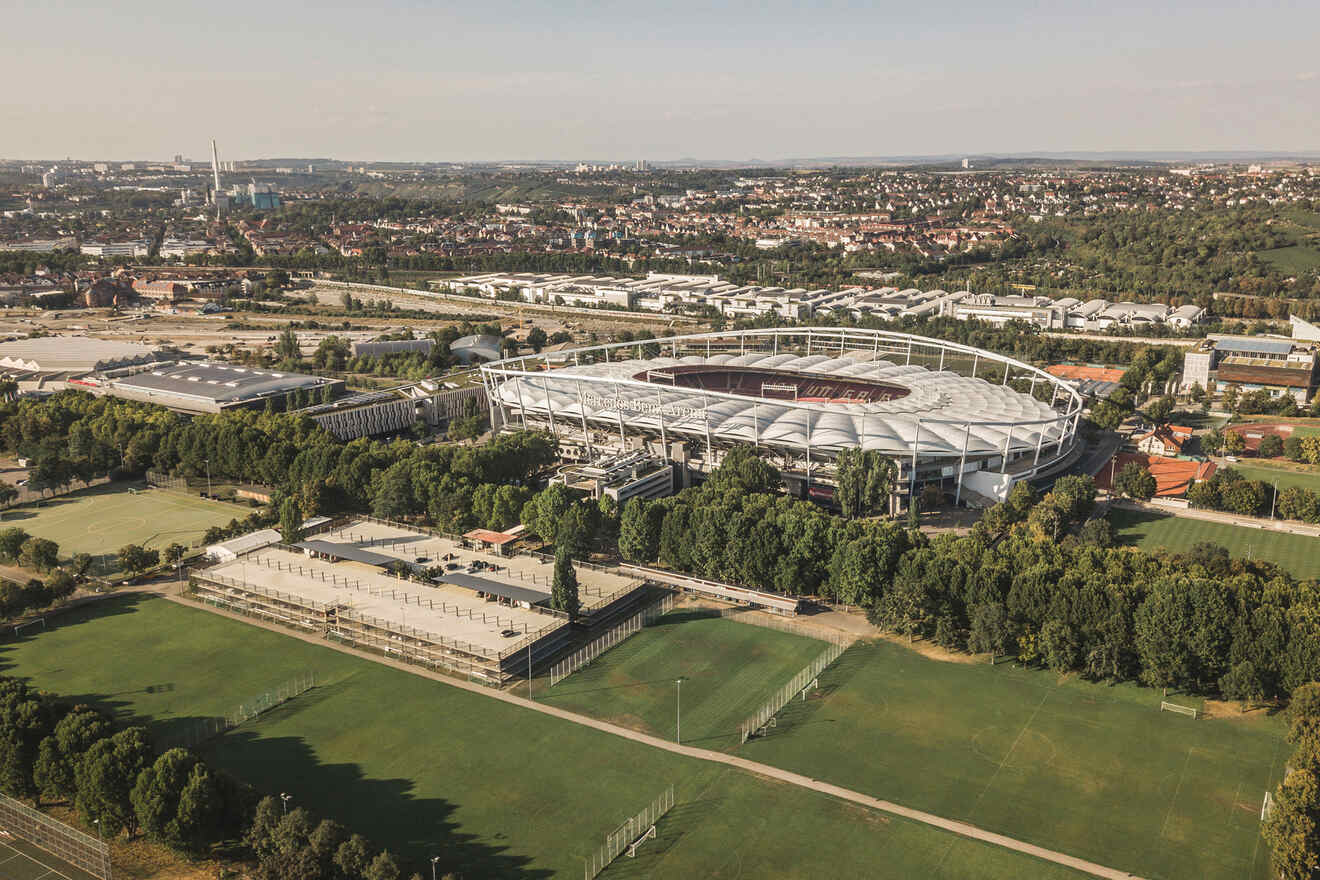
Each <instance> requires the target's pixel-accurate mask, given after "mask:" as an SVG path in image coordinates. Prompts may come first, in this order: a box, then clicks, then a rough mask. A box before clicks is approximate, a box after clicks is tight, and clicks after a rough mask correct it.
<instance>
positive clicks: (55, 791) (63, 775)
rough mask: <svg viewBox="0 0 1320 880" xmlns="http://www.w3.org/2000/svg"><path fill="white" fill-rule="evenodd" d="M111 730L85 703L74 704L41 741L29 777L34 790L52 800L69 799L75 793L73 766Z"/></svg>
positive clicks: (98, 713)
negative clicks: (83, 704) (31, 774)
mask: <svg viewBox="0 0 1320 880" xmlns="http://www.w3.org/2000/svg"><path fill="white" fill-rule="evenodd" d="M112 733H114V726H113V725H112V724H111V723H110V720H109V719H108V718H106V717H105V716H104V715H102V714H101V713H100V712H97V711H96V710H95V709H92V708H90V707H88V706H74V707H73V709H71V710H70V711H69V713H68V714H67V715H65V716H64V717H63V718H61V719H60V720H59V721H58V722H57V723H56V725H55V729H54V731H53V732H52V733H51V735H50V736H48V737H46V738H45V739H43V740H42V741H41V745H40V746H39V748H38V752H37V761H36V764H35V765H34V766H33V780H34V781H35V782H36V785H37V789H38V790H39V791H40V792H41V793H42V794H43V795H45V796H46V797H48V798H52V799H59V798H66V799H70V800H72V799H73V797H74V796H75V795H76V794H77V789H76V787H75V784H74V766H75V765H76V764H77V762H78V761H79V760H80V759H81V758H82V756H83V755H84V754H85V753H86V752H87V751H88V750H89V749H90V748H91V747H92V744H93V743H95V742H97V741H98V740H102V739H105V738H106V737H108V736H110V735H111V734H112Z"/></svg>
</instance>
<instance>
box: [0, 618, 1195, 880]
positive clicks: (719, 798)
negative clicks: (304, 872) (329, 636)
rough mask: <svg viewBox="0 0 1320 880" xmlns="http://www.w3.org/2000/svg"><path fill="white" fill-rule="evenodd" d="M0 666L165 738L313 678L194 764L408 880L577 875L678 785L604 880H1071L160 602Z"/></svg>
mask: <svg viewBox="0 0 1320 880" xmlns="http://www.w3.org/2000/svg"><path fill="white" fill-rule="evenodd" d="M730 625H733V626H739V625H738V624H730ZM749 628H750V627H749ZM0 669H3V671H4V672H5V674H9V675H21V676H25V677H28V678H30V679H31V680H32V681H33V682H34V683H35V684H36V685H38V686H40V687H43V688H47V689H49V690H51V691H54V692H55V693H58V694H60V695H62V696H64V697H66V698H69V699H75V700H79V701H83V702H88V703H92V704H95V705H99V706H102V707H104V708H107V709H110V710H112V711H115V712H117V713H118V714H119V716H120V717H121V718H122V719H123V720H124V721H138V722H143V723H146V724H148V725H149V726H150V729H151V730H152V732H153V735H154V736H157V737H161V738H165V737H168V736H169V735H170V734H171V733H172V732H173V731H175V730H177V729H179V728H181V727H186V726H187V725H188V724H189V723H190V719H195V718H199V717H207V716H211V715H215V714H218V713H220V712H223V711H224V710H226V709H228V708H230V707H232V706H234V705H235V704H237V703H238V702H241V701H242V700H244V699H247V698H250V697H252V696H254V695H255V694H257V693H260V692H262V691H264V690H266V689H268V688H270V687H271V686H273V685H276V684H278V683H279V682H282V681H285V680H287V679H288V678H290V677H292V676H293V675H295V674H297V673H299V672H301V671H303V670H307V669H315V670H316V671H317V673H318V675H319V677H320V680H321V681H322V682H323V684H322V685H321V686H319V687H318V688H316V689H315V690H313V691H311V692H309V693H307V694H305V695H303V696H301V697H298V698H296V699H295V700H293V701H291V702H289V703H286V704H285V705H284V706H282V707H280V708H278V709H276V710H273V711H271V712H269V713H267V714H266V715H264V716H262V717H261V718H259V719H257V720H255V721H253V722H249V723H248V724H245V725H243V726H241V727H239V728H237V729H236V730H234V731H232V732H230V733H229V734H226V735H224V736H223V737H220V738H218V739H217V740H215V741H213V743H212V744H211V745H209V746H208V747H207V748H206V749H205V754H206V756H207V758H208V760H210V761H212V762H214V763H215V764H217V765H218V766H221V767H224V768H226V769H228V770H230V771H232V772H234V773H236V774H237V775H239V776H240V777H242V778H244V779H246V780H248V781H249V782H251V783H252V784H254V785H255V786H257V788H258V789H260V790H262V791H264V792H271V793H275V792H280V791H286V792H289V793H290V794H292V795H293V797H294V803H296V804H305V805H307V806H308V807H310V808H312V809H314V810H316V811H317V812H318V813H320V814H322V815H329V816H333V817H335V818H337V819H338V820H340V821H342V822H344V823H345V824H346V825H348V826H349V827H350V828H352V829H353V830H355V831H360V832H362V833H364V834H366V835H368V836H369V837H371V838H372V839H373V840H375V841H377V842H379V843H380V844H382V845H385V846H388V847H390V848H391V849H393V850H394V851H395V852H397V853H399V854H401V855H402V856H404V857H405V859H406V860H407V861H408V863H409V864H408V866H407V871H406V872H405V873H411V872H412V871H413V870H422V871H425V868H426V862H427V860H428V859H429V858H430V856H431V855H433V854H435V855H440V856H441V857H442V858H443V859H444V864H445V867H446V869H447V870H453V871H455V872H456V873H458V874H459V875H460V876H462V877H464V878H465V880H475V878H485V877H491V878H496V877H498V878H523V880H528V878H548V877H552V876H556V877H557V876H563V877H574V878H575V877H577V876H580V874H579V872H580V871H581V867H582V858H583V856H585V855H586V854H587V853H589V852H590V851H591V850H592V849H593V848H594V847H596V846H598V845H599V843H600V838H601V837H602V836H603V835H604V834H605V833H606V832H607V831H609V830H612V828H613V827H615V826H616V825H617V824H618V823H619V822H620V821H621V820H623V819H624V818H625V817H626V816H628V815H630V814H631V813H633V812H635V811H636V810H638V809H640V808H641V806H642V805H643V804H645V803H646V802H648V801H649V800H650V799H651V798H653V797H654V796H655V795H656V794H658V793H659V792H660V791H661V790H662V789H663V788H664V786H665V785H667V784H669V783H673V784H674V785H675V787H676V800H677V805H676V806H675V808H674V810H673V811H672V812H671V813H670V815H669V816H668V817H666V819H665V820H664V821H663V822H662V823H661V824H660V828H659V837H658V839H657V840H654V841H650V842H648V843H647V845H646V846H645V847H644V848H643V849H642V851H641V853H640V854H639V856H638V857H637V858H636V859H633V860H629V859H620V860H619V861H618V862H616V863H615V865H613V866H611V868H610V869H609V871H608V872H607V874H606V875H605V876H606V877H616V878H617V877H639V878H640V877H647V878H671V877H672V878H684V880H686V878H692V877H702V878H706V877H715V878H748V877H771V876H773V877H786V878H804V880H805V878H816V877H838V878H878V880H890V878H892V880H900V878H912V877H923V878H924V877H934V878H967V880H971V878H988V880H997V878H1002V880H1011V878H1045V880H1055V878H1058V880H1063V878H1075V877H1078V876H1079V875H1077V874H1074V873H1073V872H1070V871H1066V870H1064V869H1062V868H1059V867H1057V866H1054V865H1050V864H1047V863H1044V862H1040V861H1038V860H1035V859H1032V858H1029V857H1027V856H1022V855H1019V854H1015V853H1012V852H1009V851H1007V850H1003V849H1000V848H997V847H993V846H989V845H985V844H981V843H976V842H972V841H969V840H965V839H963V838H960V837H957V836H955V835H951V834H947V833H944V832H941V831H938V830H936V829H933V828H930V827H928V826H924V825H920V824H916V823H912V822H909V821H906V820H902V819H899V818H896V817H893V816H887V815H884V814H880V813H876V812H873V811H870V810H864V809H860V808H857V807H853V806H850V805H846V804H842V803H840V802H837V801H835V800H833V799H831V798H828V797H826V796H823V795H818V794H815V793H813V792H808V791H805V790H802V789H798V788H795V787H792V786H787V785H782V784H778V783H773V782H770V781H767V780H764V779H760V778H758V777H755V776H752V775H750V774H745V773H742V772H740V771H736V770H733V769H731V768H727V767H723V766H720V765H714V764H709V763H707V762H701V761H694V760H690V759H686V758H682V757H679V756H676V755H672V754H670V753H668V752H663V751H660V750H657V749H653V748H649V747H646V746H643V745H640V744H636V743H632V742H629V741H627V740H624V739H621V738H618V737H614V736H611V735H609V734H606V733H603V732H600V731H595V730H592V729H590V728H586V727H582V726H581V725H577V724H573V723H571V722H567V721H562V720H559V719H555V718H551V717H548V716H545V715H541V714H539V713H534V712H529V711H527V710H524V709H520V708H518V707H516V706H510V705H507V704H505V703H501V702H499V701H496V700H493V699H491V698H489V697H487V696H483V695H481V694H473V693H469V692H467V691H463V690H460V689H458V688H454V687H451V686H448V685H446V684H443V683H440V682H433V681H428V680H426V679H423V678H420V677H418V676H415V675H411V674H409V673H406V672H402V671H398V670H394V669H391V668H389V667H385V666H382V665H380V664H378V663H374V662H372V661H369V660H359V659H357V658H353V657H349V656H346V655H343V654H340V653H338V652H335V651H331V650H330V649H328V648H323V647H320V646H317V645H310V644H306V643H304V642H301V641H297V640H294V639H291V638H289V637H287V636H283V635H280V634H278V633H273V632H268V631H265V630H261V629H257V628H255V627H251V626H248V625H247V624H244V623H240V622H236V621H232V620H227V619H225V618H221V617H219V616H216V615H213V614H210V613H208V612H206V611H200V610H196V609H191V608H185V607H182V606H179V605H176V604H173V603H170V602H167V601H165V600H162V599H148V598H144V597H139V596H132V597H122V598H114V599H110V600H106V601H105V602H104V603H102V604H101V605H100V606H99V607H96V608H90V609H85V610H79V611H77V612H74V613H72V614H70V615H67V616H62V617H61V618H59V620H58V621H57V622H56V625H55V626H53V628H52V629H51V630H50V631H48V632H45V633H40V634H36V635H32V636H28V637H24V638H22V639H20V640H18V641H15V642H10V643H7V644H5V645H4V646H2V647H0ZM842 744H843V742H842V741H840V742H836V743H833V744H832V745H831V746H830V749H829V751H831V752H834V753H837V752H838V751H839V747H840V745H842ZM854 745H856V746H857V747H858V748H862V749H865V750H868V751H869V750H874V749H876V748H883V747H884V744H883V743H874V742H873V743H856V744H854ZM1189 876H1190V875H1189Z"/></svg>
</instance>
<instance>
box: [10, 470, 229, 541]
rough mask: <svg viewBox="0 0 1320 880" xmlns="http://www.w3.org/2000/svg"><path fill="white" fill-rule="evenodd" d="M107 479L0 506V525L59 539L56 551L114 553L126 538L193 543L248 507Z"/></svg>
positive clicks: (40, 536)
mask: <svg viewBox="0 0 1320 880" xmlns="http://www.w3.org/2000/svg"><path fill="white" fill-rule="evenodd" d="M129 488H130V486H129V485H128V484H124V483H108V484H105V485H102V486H95V487H93V488H91V489H86V490H83V491H81V492H73V493H70V494H68V495H61V496H59V497H58V498H51V499H48V500H47V501H45V502H42V504H41V505H40V506H38V505H37V504H26V505H24V506H22V507H15V508H12V509H10V510H6V511H4V516H3V518H0V527H3V528H9V527H10V526H17V527H18V528H20V529H22V530H23V531H25V532H27V533H28V534H30V535H35V536H37V537H39V538H49V539H50V540H52V541H54V542H55V543H57V544H59V545H60V557H61V558H64V559H67V558H68V557H70V556H72V555H73V554H75V553H91V554H92V555H93V556H101V555H105V554H109V555H110V556H113V555H114V554H115V553H117V552H118V551H119V548H120V547H123V546H124V545H126V544H141V545H142V546H144V547H147V548H149V549H154V550H160V549H163V548H164V547H166V546H168V545H170V544H174V543H179V544H183V545H185V546H186V545H190V544H194V543H196V542H198V541H200V540H201V538H202V535H203V534H204V533H205V532H206V530H207V529H208V528H210V527H211V526H223V525H228V524H229V521H230V520H232V519H235V518H238V519H242V518H243V517H245V516H247V515H248V514H249V513H251V512H252V511H251V509H250V508H247V507H242V506H239V505H237V504H229V503H227V502H224V501H208V500H207V499H205V498H202V497H200V496H198V495H194V494H192V493H189V492H183V491H176V490H173V489H139V488H138V486H137V485H134V486H132V487H131V488H134V489H138V491H136V492H130V491H129Z"/></svg>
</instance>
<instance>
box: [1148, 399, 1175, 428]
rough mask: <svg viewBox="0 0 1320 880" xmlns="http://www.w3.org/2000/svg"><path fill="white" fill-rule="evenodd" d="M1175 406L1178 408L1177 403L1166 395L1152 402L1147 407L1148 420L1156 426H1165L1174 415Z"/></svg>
mask: <svg viewBox="0 0 1320 880" xmlns="http://www.w3.org/2000/svg"><path fill="white" fill-rule="evenodd" d="M1175 406H1177V401H1176V400H1174V399H1173V398H1172V397H1171V396H1169V395H1167V394H1166V395H1164V396H1163V397H1160V398H1158V399H1156V400H1154V401H1152V402H1151V404H1150V406H1148V407H1146V418H1148V419H1150V420H1151V422H1152V423H1154V424H1156V425H1163V424H1165V423H1167V422H1168V421H1169V416H1170V415H1172V414H1173V408H1174V407H1175Z"/></svg>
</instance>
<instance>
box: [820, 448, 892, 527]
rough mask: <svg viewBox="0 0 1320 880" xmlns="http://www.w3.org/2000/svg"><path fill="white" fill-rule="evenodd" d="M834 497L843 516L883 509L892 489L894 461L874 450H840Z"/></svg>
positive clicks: (871, 512)
mask: <svg viewBox="0 0 1320 880" xmlns="http://www.w3.org/2000/svg"><path fill="white" fill-rule="evenodd" d="M838 469H839V470H838V477H837V482H838V489H837V490H836V491H835V495H834V497H835V500H837V501H838V502H839V508H840V510H841V511H842V513H843V516H844V517H845V518H846V519H853V518H855V517H860V516H871V515H873V514H875V513H876V512H877V511H880V510H882V509H883V507H884V505H885V503H886V502H887V501H888V499H889V495H890V493H892V492H893V490H894V476H895V473H896V468H895V467H894V463H893V462H892V461H890V460H889V459H888V458H885V457H884V456H882V455H881V454H880V453H878V452H875V451H867V452H863V451H862V450H860V449H844V450H842V451H840V453H839V457H838Z"/></svg>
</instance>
